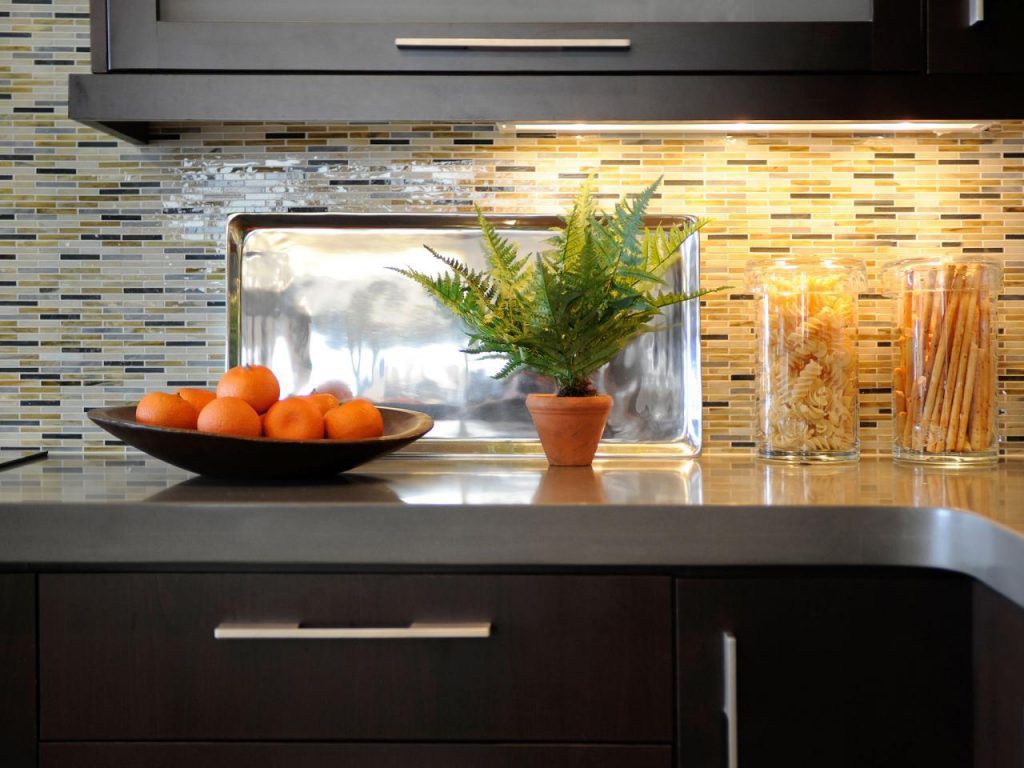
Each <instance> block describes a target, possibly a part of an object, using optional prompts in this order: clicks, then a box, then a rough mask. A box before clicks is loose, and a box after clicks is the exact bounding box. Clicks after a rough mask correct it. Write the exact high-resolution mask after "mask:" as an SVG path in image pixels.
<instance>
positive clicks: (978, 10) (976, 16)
mask: <svg viewBox="0 0 1024 768" xmlns="http://www.w3.org/2000/svg"><path fill="white" fill-rule="evenodd" d="M968 13H969V14H970V19H968V21H969V22H970V24H971V26H972V27H973V26H974V25H975V24H978V23H980V22H982V21H984V20H985V0H970V9H969V11H968Z"/></svg>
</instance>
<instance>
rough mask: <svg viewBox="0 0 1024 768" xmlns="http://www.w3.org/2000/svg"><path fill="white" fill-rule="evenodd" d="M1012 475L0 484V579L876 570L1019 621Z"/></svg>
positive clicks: (926, 471) (860, 468) (1023, 523)
mask: <svg viewBox="0 0 1024 768" xmlns="http://www.w3.org/2000/svg"><path fill="white" fill-rule="evenodd" d="M1022 498H1024V461H1020V460H1012V459H1011V460H1008V461H1005V462H1003V463H1001V464H999V465H997V466H996V467H993V468H990V469H972V470H958V471H951V470H941V469H936V468H931V467H913V466H906V465H897V464H894V463H893V462H892V461H891V460H889V459H888V458H887V457H867V458H864V459H862V460H861V461H860V462H859V463H854V464H844V465H832V466H786V465H777V464H767V463H763V462H759V461H757V460H755V459H753V458H747V457H727V456H705V457H702V458H700V459H697V460H689V461H666V460H643V459H608V460H600V461H598V462H596V463H595V465H594V467H593V469H592V470H591V469H589V468H582V469H581V468H561V469H548V468H547V466H546V464H545V463H544V462H543V461H541V460H539V459H511V458H501V459H483V458H472V459H447V458H446V459H429V458H423V457H408V458H407V457H389V458H386V459H382V460H378V461H376V462H373V463H371V464H367V465H364V466H363V467H360V468H359V469H357V470H355V471H353V472H350V473H347V474H344V475H340V476H338V477H337V478H334V479H333V480H331V481H330V482H326V483H319V484H313V485H310V484H302V485H267V486H256V487H248V486H242V485H237V484H226V483H223V482H217V481H211V480H206V479H203V478H198V477H195V476H193V475H191V474H190V473H188V472H185V471H183V470H179V469H176V468H174V467H170V466H168V465H166V464H163V463H161V462H158V461H154V460H149V459H146V458H144V457H130V458H129V459H126V460H125V459H122V460H102V459H92V458H86V459H81V458H63V457H56V458H55V457H50V458H49V459H46V460H43V461H37V462H33V463H29V464H24V465H20V466H15V467H11V468H9V469H6V470H4V471H2V472H0V567H2V568H5V569H9V570H10V569H22V568H29V569H34V570H46V569H48V568H69V567H77V568H104V569H111V568H113V569H123V568H128V567H132V568H135V569H138V568H140V567H141V568H160V567H169V566H175V567H177V568H189V569H210V568H213V569H216V568H229V567H230V568H238V567H239V566H243V567H246V568H253V569H264V568H266V569H312V568H317V569H324V568H328V569H336V570H345V569H360V570H367V569H384V570H388V569H407V570H415V569H416V568H422V567H438V566H441V567H446V568H451V569H454V570H458V569H468V568H474V569H480V568H484V569H498V570H506V571H507V570H529V569H531V568H540V567H545V568H550V567H552V566H554V567H559V566H565V567H575V568H579V567H584V568H593V569H598V570H599V569H602V568H610V567H614V568H617V569H619V570H621V569H622V568H623V567H627V568H641V569H642V568H657V567H673V568H680V567H690V566H694V567H696V566H700V567H726V568H736V567H748V566H825V567H846V566H883V567H885V566H889V567H911V568H916V567H927V568H936V569H946V570H951V571H956V572H961V573H965V574H968V575H970V576H973V577H974V578H976V579H978V580H979V581H981V582H983V583H985V584H987V585H989V586H990V587H992V588H993V589H995V590H996V591H998V592H1000V593H1001V594H1003V595H1005V596H1007V597H1009V598H1010V599H1012V600H1014V601H1015V602H1016V603H1017V604H1018V605H1021V606H1024V508H1022V506H1024V505H1021V503H1020V500H1021V499H1022Z"/></svg>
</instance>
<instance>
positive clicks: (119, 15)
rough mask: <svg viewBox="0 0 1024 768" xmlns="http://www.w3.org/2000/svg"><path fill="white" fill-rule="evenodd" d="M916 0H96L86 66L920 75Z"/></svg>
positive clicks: (219, 69)
mask: <svg viewBox="0 0 1024 768" xmlns="http://www.w3.org/2000/svg"><path fill="white" fill-rule="evenodd" d="M922 1H923V0H773V2H772V3H765V2H763V0H734V2H730V3H728V4H721V3H715V2H692V3H678V2H674V1H673V0H642V2H625V3H624V2H621V0H561V1H560V2H558V3H550V2H541V1H540V0H530V1H528V2H517V3H508V2H502V1H501V0H434V2H431V3H423V2H414V1H413V0H372V1H371V0H360V1H359V2H345V3H337V2H327V1H326V0H292V1H291V2H288V3H280V2H272V1H271V0H218V2H216V3H210V2H199V1H198V0H107V2H106V3H105V4H103V3H94V6H93V23H94V35H93V37H94V46H96V47H97V50H100V49H104V46H103V45H102V43H103V42H105V43H106V46H105V49H104V51H103V53H101V54H100V55H98V57H97V59H96V60H95V62H94V69H95V70H96V71H102V72H106V71H109V72H131V71H149V72H153V71H164V72H166V71H180V72H195V71H210V72H245V71H262V72H296V71H300V72H302V71H304V72H318V73H331V72H333V73H337V72H376V73H383V72H395V73H397V72H433V73H440V72H444V73H473V72H489V73H497V72H506V73H513V72H516V73H555V72H564V73H596V72H644V73H650V72H661V73H667V72H676V73H680V72H761V73H769V72H920V71H923V67H924V30H923V26H922V10H921V3H922ZM104 54H105V55H104Z"/></svg>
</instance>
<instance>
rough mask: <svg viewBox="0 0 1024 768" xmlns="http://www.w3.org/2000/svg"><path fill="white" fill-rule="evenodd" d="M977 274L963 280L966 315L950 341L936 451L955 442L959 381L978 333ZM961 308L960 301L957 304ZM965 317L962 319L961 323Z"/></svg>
mask: <svg viewBox="0 0 1024 768" xmlns="http://www.w3.org/2000/svg"><path fill="white" fill-rule="evenodd" d="M977 279H978V270H976V269H975V270H972V271H971V275H970V277H968V278H967V280H966V283H967V288H966V290H967V292H968V293H967V312H966V316H965V313H964V312H963V311H961V312H960V317H959V318H957V329H956V336H955V338H954V341H953V354H952V357H950V365H949V373H948V375H947V376H946V389H945V391H944V395H945V397H944V399H943V403H942V420H941V421H940V422H939V426H940V427H941V429H942V435H941V436H940V438H939V443H938V446H937V450H939V451H945V450H949V449H951V448H952V447H953V446H954V445H955V442H956V434H957V423H958V421H959V418H960V403H961V401H962V400H963V396H964V384H963V377H964V376H965V375H966V373H967V358H968V354H969V352H970V346H971V341H972V340H973V339H974V336H975V334H976V333H977V332H978V327H977V324H978V319H977V312H978V286H977ZM960 303H961V304H963V299H961V301H960ZM965 317H966V319H964V318H965Z"/></svg>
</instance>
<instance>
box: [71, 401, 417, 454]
mask: <svg viewBox="0 0 1024 768" xmlns="http://www.w3.org/2000/svg"><path fill="white" fill-rule="evenodd" d="M136 405H137V403H125V404H122V405H112V406H104V407H100V408H90V409H88V410H87V411H86V415H87V416H88V417H89V420H90V421H92V422H93V423H94V424H96V425H97V426H99V427H104V422H107V423H110V424H114V425H116V426H119V427H123V428H126V429H136V430H139V431H143V432H150V433H165V434H175V435H191V436H202V437H204V438H209V439H220V440H227V441H234V442H245V443H253V444H261V443H262V444H265V445H322V446H332V445H357V444H360V443H390V442H399V441H403V440H409V439H410V438H412V439H415V438H418V437H422V436H423V435H425V434H426V433H427V432H429V431H430V430H431V429H433V427H434V419H433V418H432V417H431V416H430V415H429V414H426V413H423V412H422V411H414V410H412V409H410V408H394V407H392V406H386V405H378V406H376V407H377V409H378V410H379V411H382V412H384V411H389V412H392V413H402V414H412V415H413V416H415V417H416V418H415V419H414V421H413V422H412V424H411V425H410V426H409V427H407V428H406V429H404V430H402V431H401V432H395V433H392V434H386V435H381V436H380V437H364V438H360V439H358V440H336V439H332V438H327V437H324V438H318V439H315V440H286V439H282V438H277V437H262V436H260V437H245V436H242V435H219V434H216V433H213V432H200V431H199V430H197V429H181V428H179V427H160V426H156V425H153V424H142V423H140V422H138V421H136V420H135V414H134V408H135V407H136ZM115 411H120V412H123V413H115ZM124 413H127V415H128V416H130V418H127V417H126V416H125V415H124Z"/></svg>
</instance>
